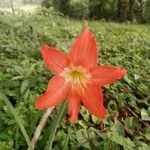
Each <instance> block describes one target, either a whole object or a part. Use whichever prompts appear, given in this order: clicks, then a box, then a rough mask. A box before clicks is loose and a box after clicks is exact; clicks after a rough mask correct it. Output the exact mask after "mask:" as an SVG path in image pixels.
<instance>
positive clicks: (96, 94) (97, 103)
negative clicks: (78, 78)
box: [81, 85, 106, 119]
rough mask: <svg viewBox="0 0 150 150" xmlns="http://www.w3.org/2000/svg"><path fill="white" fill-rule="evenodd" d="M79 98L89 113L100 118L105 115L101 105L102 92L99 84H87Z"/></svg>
mask: <svg viewBox="0 0 150 150" xmlns="http://www.w3.org/2000/svg"><path fill="white" fill-rule="evenodd" d="M81 100H82V102H83V105H84V106H85V107H86V108H87V109H88V110H89V112H90V113H91V114H93V115H95V116H97V117H99V118H101V119H104V118H105V117H106V109H105V107H104V106H103V94H102V91H101V89H100V88H99V86H93V85H87V86H86V87H85V88H84V92H83V93H82V95H81Z"/></svg>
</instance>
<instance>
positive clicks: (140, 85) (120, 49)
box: [0, 9, 150, 150]
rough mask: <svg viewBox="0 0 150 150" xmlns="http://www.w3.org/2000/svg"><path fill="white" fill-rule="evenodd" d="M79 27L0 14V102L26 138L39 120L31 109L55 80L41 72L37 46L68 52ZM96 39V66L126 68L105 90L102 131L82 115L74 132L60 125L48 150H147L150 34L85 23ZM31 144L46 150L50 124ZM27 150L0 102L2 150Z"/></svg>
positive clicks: (45, 13) (57, 19)
mask: <svg viewBox="0 0 150 150" xmlns="http://www.w3.org/2000/svg"><path fill="white" fill-rule="evenodd" d="M82 25H83V21H81V20H73V19H69V18H67V17H64V16H62V15H61V14H58V13H56V12H53V11H49V10H46V9H42V10H39V11H37V12H36V13H35V14H32V15H27V16H26V15H21V16H10V15H7V16H6V15H4V14H0V91H1V92H2V93H4V94H5V96H6V97H7V98H8V99H9V101H10V102H11V104H12V105H13V106H14V108H15V111H16V112H17V113H18V114H19V117H20V119H21V121H22V123H23V125H24V127H25V129H26V132H27V133H28V135H29V137H30V138H31V137H32V134H33V133H34V131H35V128H36V125H37V124H38V120H39V118H40V117H41V114H42V112H41V111H39V110H36V109H35V108H34V102H35V99H36V98H37V97H38V96H39V95H40V94H42V93H43V92H44V91H45V89H46V86H47V82H48V80H49V79H50V78H51V77H52V76H53V74H52V73H50V72H49V71H48V69H47V68H46V67H45V66H44V64H43V62H42V58H41V54H40V46H41V45H43V44H45V43H47V44H49V45H51V46H54V47H57V48H59V49H61V50H63V51H65V52H68V50H69V48H70V46H71V43H72V42H73V41H74V40H75V38H76V37H77V36H78V34H79V33H80V31H81V30H82ZM89 27H90V30H91V31H92V32H93V33H94V35H95V36H96V39H97V45H98V48H99V50H100V52H99V64H106V65H114V66H120V67H124V68H126V70H127V72H128V76H126V77H125V78H124V79H122V80H121V81H118V82H116V83H115V84H113V85H111V86H106V87H105V88H104V89H103V92H104V93H105V106H106V108H107V111H108V114H107V119H106V121H105V123H102V122H101V120H99V119H97V118H96V117H94V116H91V115H90V114H89V113H88V112H87V111H86V109H85V108H84V107H82V108H81V111H80V115H79V118H78V121H77V123H76V124H74V125H72V124H70V122H69V121H68V116H66V117H64V119H63V120H62V122H61V124H60V125H59V127H58V130H57V133H56V135H55V139H54V143H53V148H54V150H59V149H64V150H68V149H71V150H76V149H83V150H90V149H95V150H100V149H101V150H102V149H103V150H111V149H112V150H122V149H125V150H132V149H136V150H149V149H150V128H149V127H150V120H149V117H150V90H149V88H150V82H149V81H150V60H149V58H150V26H149V25H136V24H117V23H109V22H107V23H106V22H100V21H89ZM58 109H59V108H56V109H55V110H54V111H53V113H52V115H51V117H50V119H49V121H48V123H47V126H46V128H45V130H44V132H43V133H42V136H41V138H40V141H39V142H38V144H37V148H36V149H37V150H42V149H44V147H45V146H46V145H47V141H48V140H47V139H48V136H49V132H50V124H51V120H52V119H53V118H54V117H55V115H56V113H57V110H58ZM13 149H14V150H18V149H20V150H24V149H27V144H26V141H25V139H24V137H23V135H22V133H21V131H20V129H19V127H18V124H17V123H16V121H15V119H14V117H13V115H12V113H11V112H10V109H9V107H8V106H7V105H6V104H5V102H4V101H2V99H1V100H0V150H13Z"/></svg>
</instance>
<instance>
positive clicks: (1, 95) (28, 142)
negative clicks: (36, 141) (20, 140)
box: [0, 92, 33, 150]
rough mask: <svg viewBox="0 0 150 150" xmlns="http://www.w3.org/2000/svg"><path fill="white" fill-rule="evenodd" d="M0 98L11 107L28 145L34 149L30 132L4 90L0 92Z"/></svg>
mask: <svg viewBox="0 0 150 150" xmlns="http://www.w3.org/2000/svg"><path fill="white" fill-rule="evenodd" d="M0 99H1V100H3V101H4V102H5V103H6V105H7V107H8V108H9V109H10V111H11V113H12V114H13V116H14V118H15V120H16V122H17V124H18V126H19V127H20V130H21V132H22V134H23V136H24V138H25V140H26V142H27V144H28V146H29V147H30V149H31V150H32V149H33V148H32V144H31V142H30V138H29V136H28V134H27V133H26V130H25V128H24V126H23V124H22V122H21V120H20V118H19V116H18V114H17V112H16V111H15V109H14V107H13V106H12V104H11V103H10V101H9V100H8V98H7V97H6V96H5V95H4V94H3V93H2V92H0Z"/></svg>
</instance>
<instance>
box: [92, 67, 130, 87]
mask: <svg viewBox="0 0 150 150" xmlns="http://www.w3.org/2000/svg"><path fill="white" fill-rule="evenodd" d="M90 71H91V75H92V81H93V84H98V85H101V86H103V85H106V84H110V83H113V82H115V81H117V80H119V79H121V78H122V77H123V76H124V75H126V74H127V73H126V70H125V69H122V68H117V67H112V66H96V67H94V68H92V69H91V70H90Z"/></svg>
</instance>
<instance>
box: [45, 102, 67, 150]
mask: <svg viewBox="0 0 150 150" xmlns="http://www.w3.org/2000/svg"><path fill="white" fill-rule="evenodd" d="M65 112H66V102H64V103H63V104H62V105H61V106H60V109H59V111H58V114H57V116H56V117H55V118H54V120H53V122H52V126H51V132H50V135H49V141H48V144H47V147H46V150H51V149H52V144H53V140H54V136H55V133H56V130H57V127H58V125H59V123H60V121H61V119H62V116H63V114H64V113H65Z"/></svg>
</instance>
